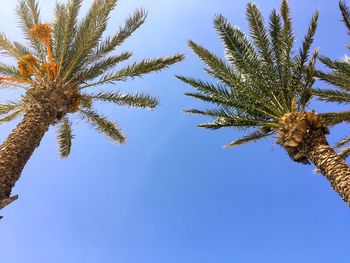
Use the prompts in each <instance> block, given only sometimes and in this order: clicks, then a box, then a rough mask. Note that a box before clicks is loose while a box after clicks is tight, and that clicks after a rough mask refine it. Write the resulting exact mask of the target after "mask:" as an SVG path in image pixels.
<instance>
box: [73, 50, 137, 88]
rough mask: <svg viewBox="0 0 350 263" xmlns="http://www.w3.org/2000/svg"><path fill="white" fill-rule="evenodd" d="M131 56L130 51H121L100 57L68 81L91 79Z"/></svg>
mask: <svg viewBox="0 0 350 263" xmlns="http://www.w3.org/2000/svg"><path fill="white" fill-rule="evenodd" d="M131 56H132V53H131V52H123V53H121V54H120V55H116V56H111V57H107V58H103V59H100V60H99V61H97V62H95V63H94V64H92V65H91V66H89V67H87V68H83V69H82V70H81V71H79V72H77V73H76V74H75V75H74V76H72V78H71V79H70V80H69V82H74V81H84V82H85V81H91V80H94V79H95V78H97V77H98V76H100V75H102V74H104V73H105V72H106V71H108V70H110V69H112V68H114V67H115V66H117V65H118V64H119V63H120V62H122V61H125V60H127V59H129V58H130V57H131Z"/></svg>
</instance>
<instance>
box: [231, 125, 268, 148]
mask: <svg viewBox="0 0 350 263" xmlns="http://www.w3.org/2000/svg"><path fill="white" fill-rule="evenodd" d="M270 135H271V133H270V132H262V131H261V130H260V129H259V130H257V131H254V132H252V133H249V134H247V135H245V136H244V137H243V138H241V139H238V140H234V141H233V142H231V143H229V144H227V145H225V146H224V148H230V147H233V146H238V145H242V144H245V143H248V142H252V141H253V142H255V141H257V140H260V139H262V138H264V137H267V136H270Z"/></svg>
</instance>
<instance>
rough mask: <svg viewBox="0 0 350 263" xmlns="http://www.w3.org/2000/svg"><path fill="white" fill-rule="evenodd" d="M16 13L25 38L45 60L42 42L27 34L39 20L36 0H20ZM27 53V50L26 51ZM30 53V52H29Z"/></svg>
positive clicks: (38, 55)
mask: <svg viewBox="0 0 350 263" xmlns="http://www.w3.org/2000/svg"><path fill="white" fill-rule="evenodd" d="M16 11H17V15H18V17H19V23H20V26H21V27H22V31H23V34H24V36H25V38H26V39H27V40H28V41H29V43H30V45H31V46H32V48H33V49H34V50H35V53H36V55H37V57H39V58H40V59H41V60H42V61H45V57H46V50H45V48H44V45H43V43H41V42H40V41H38V40H34V39H33V38H31V37H30V36H29V30H30V29H31V28H32V27H33V26H34V25H35V24H38V23H39V22H40V10H39V6H38V3H37V2H36V0H20V1H19V3H18V5H17V10H16ZM28 53H29V52H28ZM30 53H31V52H30Z"/></svg>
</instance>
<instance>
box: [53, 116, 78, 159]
mask: <svg viewBox="0 0 350 263" xmlns="http://www.w3.org/2000/svg"><path fill="white" fill-rule="evenodd" d="M71 125H72V124H71V122H70V121H69V120H68V118H67V117H65V118H63V119H62V120H61V122H60V124H59V127H57V144H58V152H59V154H60V157H61V158H67V157H68V155H69V154H70V151H71V147H72V139H73V138H74V136H73V134H72V127H71Z"/></svg>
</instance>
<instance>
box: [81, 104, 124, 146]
mask: <svg viewBox="0 0 350 263" xmlns="http://www.w3.org/2000/svg"><path fill="white" fill-rule="evenodd" d="M79 112H80V113H81V116H82V118H83V119H85V120H86V121H87V122H88V123H89V124H90V125H91V126H92V127H93V128H95V129H96V130H97V131H98V132H101V133H103V134H104V135H106V136H107V137H108V138H110V139H112V140H113V141H116V142H118V143H121V144H122V143H124V142H125V140H126V137H125V135H124V134H123V133H122V131H121V129H120V128H119V127H118V125H117V124H116V123H114V122H111V121H109V120H108V119H107V118H106V117H104V116H101V115H99V114H98V113H96V112H95V111H93V110H82V109H81V110H80V111H79Z"/></svg>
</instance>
